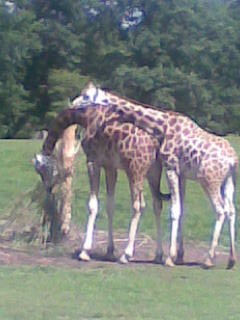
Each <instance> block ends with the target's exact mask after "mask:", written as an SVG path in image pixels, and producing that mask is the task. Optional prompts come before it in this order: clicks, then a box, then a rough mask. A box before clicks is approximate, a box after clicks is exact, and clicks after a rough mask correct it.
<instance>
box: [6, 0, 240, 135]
mask: <svg viewBox="0 0 240 320" xmlns="http://www.w3.org/2000/svg"><path fill="white" fill-rule="evenodd" d="M239 15H240V1H239V0H237V1H236V0H229V1H228V0H148V1H143V0H133V1H128V0H51V1H50V0H16V1H14V2H12V1H3V0H0V124H1V125H0V138H29V137H31V136H32V135H33V134H34V132H35V131H37V130H42V129H44V128H46V127H47V125H48V124H49V122H50V121H51V119H52V118H53V117H54V116H55V115H56V112H58V111H59V110H61V109H62V108H64V107H66V106H67V103H68V99H71V98H73V97H74V96H76V95H78V94H79V93H80V91H81V89H82V88H83V87H84V86H85V85H86V83H87V82H88V81H89V80H92V81H94V82H95V83H96V84H99V85H100V86H101V87H107V88H109V89H111V90H113V91H115V92H117V93H118V94H120V95H123V96H127V97H130V98H133V99H135V100H139V101H141V102H143V103H148V104H152V105H154V106H161V107H164V108H166V109H170V110H176V111H179V112H182V113H185V114H187V115H188V116H190V117H191V118H192V119H194V120H195V121H196V122H197V123H198V124H199V125H200V126H202V127H204V128H205V129H208V130H210V131H213V132H216V133H219V134H227V133H235V134H239V133H240V90H239V87H240V67H239V66H240V33H239V30H240V19H239Z"/></svg>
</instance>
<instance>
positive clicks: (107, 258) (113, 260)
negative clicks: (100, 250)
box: [105, 252, 117, 262]
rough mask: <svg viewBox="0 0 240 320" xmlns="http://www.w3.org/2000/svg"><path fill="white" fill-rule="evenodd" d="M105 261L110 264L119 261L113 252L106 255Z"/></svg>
mask: <svg viewBox="0 0 240 320" xmlns="http://www.w3.org/2000/svg"><path fill="white" fill-rule="evenodd" d="M105 260H106V261H110V262H115V261H116V260H117V259H116V257H115V255H114V254H113V252H107V253H106V255H105Z"/></svg>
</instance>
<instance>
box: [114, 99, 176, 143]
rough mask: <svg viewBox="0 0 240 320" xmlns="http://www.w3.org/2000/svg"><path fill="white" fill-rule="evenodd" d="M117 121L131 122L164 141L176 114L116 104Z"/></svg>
mask: <svg viewBox="0 0 240 320" xmlns="http://www.w3.org/2000/svg"><path fill="white" fill-rule="evenodd" d="M114 113H115V117H116V118H115V120H116V121H119V122H129V123H132V124H133V125H135V126H137V127H139V128H140V129H142V130H144V131H146V132H147V133H149V134H150V135H152V136H155V137H157V138H158V139H159V140H160V141H162V140H163V139H164V137H165V135H166V134H167V131H168V121H169V119H170V116H171V115H172V114H174V113H171V112H169V113H168V112H165V111H159V110H155V109H152V108H146V107H144V106H142V105H137V104H135V103H131V102H130V103H127V104H126V103H125V104H121V103H120V104H115V105H114Z"/></svg>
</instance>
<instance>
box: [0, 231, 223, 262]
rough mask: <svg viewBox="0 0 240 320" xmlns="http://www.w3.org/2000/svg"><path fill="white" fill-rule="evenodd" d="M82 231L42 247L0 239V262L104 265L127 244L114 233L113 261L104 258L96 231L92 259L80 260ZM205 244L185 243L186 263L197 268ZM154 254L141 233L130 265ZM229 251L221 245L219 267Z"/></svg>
mask: <svg viewBox="0 0 240 320" xmlns="http://www.w3.org/2000/svg"><path fill="white" fill-rule="evenodd" d="M83 237H84V234H83V232H82V231H80V230H77V228H76V227H72V228H71V232H70V234H69V236H68V238H66V239H64V240H63V241H62V242H61V243H60V244H58V245H55V246H52V245H47V247H46V248H43V247H41V246H38V245H36V244H35V245H26V244H21V245H19V244H18V245H16V243H13V242H11V241H4V240H0V264H1V265H11V266H23V265H29V266H56V267H65V268H80V267H93V268H94V267H99V266H104V265H106V264H116V263H117V259H118V257H120V255H121V253H122V252H123V250H124V248H125V246H126V243H127V234H124V233H117V234H116V233H115V235H114V239H115V255H116V261H107V260H106V259H105V252H106V246H107V233H106V232H105V231H96V232H95V236H94V248H93V250H92V252H91V256H92V260H91V261H90V262H83V261H79V260H78V259H77V256H78V253H79V252H80V245H81V243H82V241H83ZM207 250H208V247H207V245H206V244H196V243H187V244H185V258H184V260H185V263H184V264H185V265H186V266H196V267H200V266H201V263H202V262H203V260H204V257H205V256H206V253H207ZM164 252H165V253H167V252H168V245H167V244H166V243H165V244H164ZM154 253H155V241H154V240H153V239H151V238H150V237H149V236H147V235H144V234H140V235H139V236H138V237H137V240H136V246H135V256H134V259H133V261H131V265H132V266H134V264H136V263H138V264H143V265H144V264H153V263H154V262H153V260H154ZM227 261H228V252H227V251H226V250H225V249H223V248H221V249H219V251H218V252H217V260H216V264H217V265H218V266H220V265H223V266H224V267H225V266H226V265H227Z"/></svg>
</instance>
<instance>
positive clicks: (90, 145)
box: [35, 102, 169, 263]
mask: <svg viewBox="0 0 240 320" xmlns="http://www.w3.org/2000/svg"><path fill="white" fill-rule="evenodd" d="M74 105H75V103H74V102H73V107H74ZM96 111H97V112H96ZM103 118H104V119H105V120H106V122H105V126H104V127H101V126H99V127H98V124H100V123H101V121H102V119H103ZM107 118H108V110H107V108H106V107H105V106H104V107H103V106H99V108H98V109H97V110H94V109H92V108H81V109H76V108H72V109H66V110H64V111H62V112H61V113H60V114H59V115H58V116H57V118H56V119H55V121H54V123H53V124H52V126H51V127H50V129H49V131H48V136H47V138H46V140H45V142H44V144H43V147H42V153H41V154H39V155H37V156H36V159H35V168H36V170H37V171H38V172H39V173H40V174H41V176H42V178H43V181H44V183H45V184H46V187H47V188H50V187H51V186H49V185H48V184H49V181H48V179H46V171H47V169H48V168H49V167H51V154H52V152H53V150H54V146H55V144H56V141H57V140H58V139H59V137H61V135H62V133H63V132H64V130H65V129H66V128H68V127H70V126H71V125H73V124H78V125H80V126H82V127H83V128H85V135H84V137H83V140H82V147H83V150H84V152H85V154H86V156H87V170H88V175H89V181H90V197H89V201H88V209H89V218H88V222H87V228H86V237H85V239H84V242H83V246H82V250H81V252H80V254H79V258H80V259H82V260H85V261H88V260H89V259H90V255H89V251H90V250H91V248H92V242H93V229H94V224H95V220H96V216H97V213H98V193H99V179H100V169H101V168H104V170H105V178H106V189H107V205H106V208H107V214H108V246H107V256H108V257H110V258H111V257H112V256H113V252H114V242H113V231H112V222H113V221H112V220H113V211H114V192H115V185H116V180H117V170H118V169H123V170H124V171H125V172H126V174H127V177H128V181H129V186H130V191H131V200H132V211H133V215H132V219H131V223H130V228H129V238H128V244H127V246H126V249H125V250H124V253H123V254H122V255H121V257H120V262H122V263H127V262H128V261H129V260H130V259H131V258H132V257H133V254H134V240H135V236H136V232H137V227H138V223H139V219H140V216H141V214H142V212H143V210H144V207H145V201H144V197H143V184H144V180H145V178H147V180H148V183H149V186H150V190H151V193H152V197H153V209H154V213H155V217H156V223H157V248H156V258H155V260H156V261H157V262H162V255H163V249H162V243H161V226H160V214H161V209H162V200H169V195H164V194H162V193H160V192H159V189H160V179H161V173H162V164H161V161H159V159H158V152H157V149H158V141H157V139H154V138H152V137H151V136H150V135H149V134H147V133H146V132H144V131H143V130H141V129H138V128H135V127H134V126H133V125H132V124H119V123H117V122H111V123H109V124H108V123H107Z"/></svg>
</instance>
